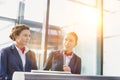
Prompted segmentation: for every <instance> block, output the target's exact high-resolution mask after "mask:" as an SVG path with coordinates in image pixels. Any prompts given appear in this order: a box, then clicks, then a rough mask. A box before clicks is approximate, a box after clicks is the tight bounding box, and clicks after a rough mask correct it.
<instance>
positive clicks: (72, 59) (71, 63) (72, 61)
mask: <svg viewBox="0 0 120 80" xmlns="http://www.w3.org/2000/svg"><path fill="white" fill-rule="evenodd" d="M75 59H76V57H75V54H73V57H72V58H71V60H70V63H69V66H70V68H71V69H73V68H74V66H75Z"/></svg>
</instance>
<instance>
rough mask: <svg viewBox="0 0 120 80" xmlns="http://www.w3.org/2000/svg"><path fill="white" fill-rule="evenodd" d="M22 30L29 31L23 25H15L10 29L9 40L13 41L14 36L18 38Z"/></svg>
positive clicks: (27, 27)
mask: <svg viewBox="0 0 120 80" xmlns="http://www.w3.org/2000/svg"><path fill="white" fill-rule="evenodd" d="M23 30H30V29H29V26H28V25H25V24H17V25H15V26H14V27H13V28H12V31H11V34H10V36H9V37H10V38H11V39H12V40H13V41H15V36H19V35H20V33H21V32H22V31H23Z"/></svg>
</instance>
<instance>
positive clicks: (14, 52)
mask: <svg viewBox="0 0 120 80" xmlns="http://www.w3.org/2000/svg"><path fill="white" fill-rule="evenodd" d="M11 49H12V51H13V54H14V55H15V58H16V62H17V63H18V65H19V66H20V68H21V69H22V70H23V66H22V60H21V58H20V55H19V53H18V51H17V49H16V47H15V45H12V46H11Z"/></svg>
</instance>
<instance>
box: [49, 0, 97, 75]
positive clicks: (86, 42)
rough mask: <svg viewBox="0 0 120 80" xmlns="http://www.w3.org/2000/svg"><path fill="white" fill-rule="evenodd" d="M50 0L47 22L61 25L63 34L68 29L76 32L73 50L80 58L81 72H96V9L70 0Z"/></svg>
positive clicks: (92, 73) (91, 73)
mask: <svg viewBox="0 0 120 80" xmlns="http://www.w3.org/2000/svg"><path fill="white" fill-rule="evenodd" d="M50 1H51V2H50V3H51V4H50V18H49V23H50V24H52V25H57V26H59V27H61V30H62V32H63V33H62V34H63V35H64V33H66V32H68V31H75V32H76V33H77V34H78V36H79V41H78V45H77V46H76V47H75V49H74V51H75V53H76V54H77V55H78V56H80V57H81V58H82V74H90V75H94V74H96V39H97V32H96V30H97V13H96V9H95V8H92V7H89V6H86V5H80V4H76V2H74V1H71V0H50ZM61 5H62V6H61ZM61 46H62V44H61ZM60 48H61V47H60ZM60 48H59V49H60Z"/></svg>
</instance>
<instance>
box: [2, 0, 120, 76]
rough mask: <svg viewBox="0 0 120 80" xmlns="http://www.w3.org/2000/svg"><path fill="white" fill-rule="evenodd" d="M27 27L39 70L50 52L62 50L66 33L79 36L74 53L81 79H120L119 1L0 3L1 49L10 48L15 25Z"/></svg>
mask: <svg viewBox="0 0 120 80" xmlns="http://www.w3.org/2000/svg"><path fill="white" fill-rule="evenodd" d="M20 23H23V24H27V25H29V26H30V31H31V40H30V42H29V44H28V47H29V48H30V49H32V50H33V51H34V52H35V53H36V58H37V65H38V68H39V69H42V67H43V64H44V62H45V61H46V59H47V57H48V55H49V52H50V51H51V50H57V49H60V48H62V39H63V37H64V34H65V33H66V32H68V31H74V32H76V33H77V34H78V36H79V41H78V45H77V46H76V47H75V48H74V52H75V53H76V54H77V55H78V56H80V57H81V59H82V73H81V74H83V75H120V69H119V68H120V58H119V56H120V42H119V41H120V0H0V49H1V48H3V47H5V46H8V45H10V44H12V43H13V42H12V40H10V38H9V34H10V31H11V29H12V27H14V25H15V24H20Z"/></svg>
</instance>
